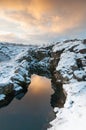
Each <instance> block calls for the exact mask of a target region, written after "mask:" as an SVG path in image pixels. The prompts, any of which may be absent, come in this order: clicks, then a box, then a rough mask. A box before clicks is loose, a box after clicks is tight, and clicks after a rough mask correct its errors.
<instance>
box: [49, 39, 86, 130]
mask: <svg viewBox="0 0 86 130" xmlns="http://www.w3.org/2000/svg"><path fill="white" fill-rule="evenodd" d="M59 51H62V53H61V54H60V56H59V62H58V64H57V65H56V70H55V72H54V73H55V74H56V76H55V78H56V77H58V78H57V82H59V78H60V79H61V82H62V83H63V89H64V91H65V93H66V96H67V97H66V102H65V104H64V107H63V108H58V107H57V108H55V109H54V111H55V113H56V119H55V120H53V121H51V122H50V124H51V125H52V127H51V128H48V130H76V129H77V130H84V129H86V123H85V120H86V100H85V99H86V44H85V43H84V41H83V40H75V41H67V42H61V43H58V44H56V45H55V46H54V47H53V53H54V54H55V53H59ZM54 60H56V57H55V59H54Z"/></svg>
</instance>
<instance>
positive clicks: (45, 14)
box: [0, 0, 86, 44]
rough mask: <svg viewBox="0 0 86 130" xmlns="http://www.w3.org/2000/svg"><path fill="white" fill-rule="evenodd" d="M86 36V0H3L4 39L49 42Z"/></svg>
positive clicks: (0, 10) (0, 30)
mask: <svg viewBox="0 0 86 130" xmlns="http://www.w3.org/2000/svg"><path fill="white" fill-rule="evenodd" d="M85 37H86V0H0V41H4V42H13V43H24V44H46V43H52V42H57V41H60V40H66V39H75V38H79V39H81V38H85Z"/></svg>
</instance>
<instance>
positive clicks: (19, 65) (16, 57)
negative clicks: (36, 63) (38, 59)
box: [0, 43, 34, 90]
mask: <svg viewBox="0 0 86 130" xmlns="http://www.w3.org/2000/svg"><path fill="white" fill-rule="evenodd" d="M33 48H34V46H33ZM29 50H30V46H25V45H13V44H3V43H0V53H1V54H3V56H2V55H0V84H2V86H4V85H5V86H6V84H8V83H9V82H12V83H13V84H14V83H15V82H17V81H18V82H17V83H19V82H26V83H27V84H29V83H30V78H28V69H29V64H28V61H27V60H28V57H29V55H28V51H29ZM8 57H9V58H8ZM0 87H1V85H0ZM17 87H18V88H17ZM17 87H16V90H17V89H20V87H19V86H17ZM14 89H15V85H14Z"/></svg>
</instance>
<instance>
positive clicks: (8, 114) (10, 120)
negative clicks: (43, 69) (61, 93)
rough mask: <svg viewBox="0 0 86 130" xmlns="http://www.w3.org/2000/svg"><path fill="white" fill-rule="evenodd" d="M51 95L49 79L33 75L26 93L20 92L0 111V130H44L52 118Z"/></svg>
mask: <svg viewBox="0 0 86 130" xmlns="http://www.w3.org/2000/svg"><path fill="white" fill-rule="evenodd" d="M26 92H27V93H26ZM25 93H26V94H25ZM52 93H53V90H52V89H51V81H50V80H49V79H47V78H44V77H40V76H37V75H33V76H32V83H31V84H30V86H29V87H28V91H27V90H25V91H22V92H21V93H20V94H18V95H17V96H16V98H14V100H13V101H12V102H11V103H10V104H9V105H8V106H7V107H4V108H3V109H0V129H1V130H46V129H47V128H46V127H47V124H48V122H49V121H50V120H52V119H53V118H54V113H53V108H52V107H51V105H50V95H52ZM24 94H25V96H24ZM22 97H23V98H22ZM17 99H18V100H17ZM20 99H21V100H20ZM19 100H20V101H19Z"/></svg>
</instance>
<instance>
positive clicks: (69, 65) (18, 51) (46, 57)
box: [0, 40, 86, 130]
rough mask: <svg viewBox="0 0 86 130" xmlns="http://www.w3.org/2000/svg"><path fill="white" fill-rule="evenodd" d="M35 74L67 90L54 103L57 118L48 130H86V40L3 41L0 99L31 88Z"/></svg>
mask: <svg viewBox="0 0 86 130" xmlns="http://www.w3.org/2000/svg"><path fill="white" fill-rule="evenodd" d="M32 74H39V75H43V76H46V77H50V78H52V84H53V85H54V89H55V91H58V93H59V90H61V92H62V93H63V94H60V95H59V96H60V97H59V98H58V101H57V106H54V107H55V108H54V111H55V113H56V119H55V120H53V121H52V122H50V124H51V125H52V127H51V128H48V130H63V129H64V130H76V129H78V130H82V129H85V128H86V123H85V120H86V100H85V99H86V40H69V41H64V42H58V43H56V44H53V45H49V46H46V47H42V46H41V47H37V46H25V45H14V44H5V43H0V101H2V100H5V99H6V97H7V95H8V94H9V95H10V94H11V93H12V92H17V91H20V90H22V89H23V88H25V87H27V86H28V84H30V77H31V75H32ZM58 88H61V89H58ZM61 92H60V93H61ZM65 97H66V98H65ZM61 107H62V108H61Z"/></svg>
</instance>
